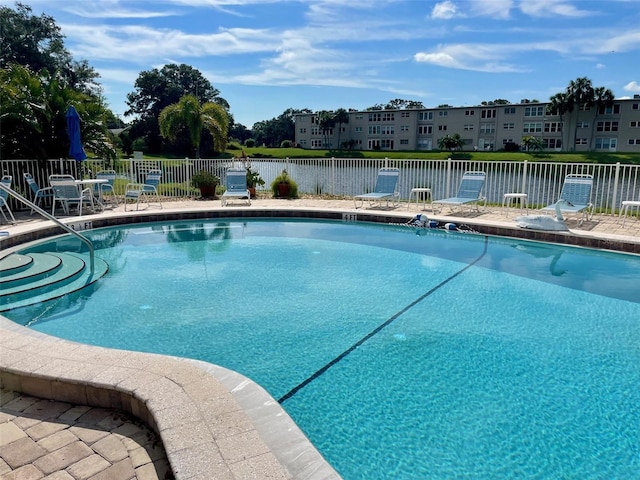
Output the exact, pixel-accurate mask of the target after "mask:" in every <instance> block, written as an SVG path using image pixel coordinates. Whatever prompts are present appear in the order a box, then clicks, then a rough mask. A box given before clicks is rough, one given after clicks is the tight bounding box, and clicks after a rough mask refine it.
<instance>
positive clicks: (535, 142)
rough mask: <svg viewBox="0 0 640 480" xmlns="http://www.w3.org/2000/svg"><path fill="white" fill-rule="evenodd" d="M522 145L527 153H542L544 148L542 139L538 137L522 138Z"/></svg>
mask: <svg viewBox="0 0 640 480" xmlns="http://www.w3.org/2000/svg"><path fill="white" fill-rule="evenodd" d="M522 145H523V146H524V149H525V150H526V151H527V152H530V151H538V152H539V151H540V150H542V147H543V146H544V144H543V142H542V139H541V138H538V137H533V136H531V135H528V136H526V137H522Z"/></svg>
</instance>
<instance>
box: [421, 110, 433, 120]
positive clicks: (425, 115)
mask: <svg viewBox="0 0 640 480" xmlns="http://www.w3.org/2000/svg"><path fill="white" fill-rule="evenodd" d="M418 120H420V121H423V122H425V121H428V120H433V112H420V113H418Z"/></svg>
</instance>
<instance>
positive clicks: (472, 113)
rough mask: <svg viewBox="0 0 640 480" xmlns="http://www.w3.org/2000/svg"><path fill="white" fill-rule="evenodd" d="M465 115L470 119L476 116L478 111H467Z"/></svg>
mask: <svg viewBox="0 0 640 480" xmlns="http://www.w3.org/2000/svg"><path fill="white" fill-rule="evenodd" d="M464 114H465V115H466V116H467V117H470V116H472V115H475V114H476V111H475V110H465V111H464Z"/></svg>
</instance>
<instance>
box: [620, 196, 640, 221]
mask: <svg viewBox="0 0 640 480" xmlns="http://www.w3.org/2000/svg"><path fill="white" fill-rule="evenodd" d="M630 208H637V209H638V210H639V211H640V200H625V201H624V202H622V208H621V209H620V217H621V218H622V226H623V227H624V223H625V222H626V220H627V213H629V209H630Z"/></svg>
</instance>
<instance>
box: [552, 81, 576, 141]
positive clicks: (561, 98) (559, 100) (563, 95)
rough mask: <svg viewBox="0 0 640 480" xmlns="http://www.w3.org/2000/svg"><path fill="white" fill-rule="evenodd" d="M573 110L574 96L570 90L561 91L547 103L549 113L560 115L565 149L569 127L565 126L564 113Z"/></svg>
mask: <svg viewBox="0 0 640 480" xmlns="http://www.w3.org/2000/svg"><path fill="white" fill-rule="evenodd" d="M572 111H573V98H572V97H571V95H569V93H568V92H559V93H556V94H555V95H553V96H551V97H550V98H549V103H548V104H547V113H548V114H549V115H558V116H559V117H560V125H561V127H560V128H562V135H561V137H560V138H561V140H562V145H563V149H564V148H565V147H564V146H565V145H566V143H565V140H564V137H565V131H567V130H568V129H567V128H565V127H564V119H563V117H564V115H565V114H566V113H570V112H572Z"/></svg>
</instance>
